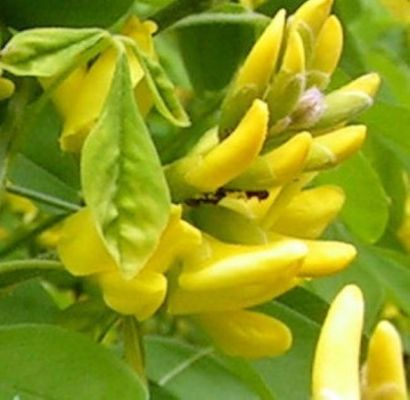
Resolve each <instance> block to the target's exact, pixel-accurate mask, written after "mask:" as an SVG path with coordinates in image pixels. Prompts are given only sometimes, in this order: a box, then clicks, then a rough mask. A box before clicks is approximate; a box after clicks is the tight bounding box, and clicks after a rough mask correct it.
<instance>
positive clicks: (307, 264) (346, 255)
mask: <svg viewBox="0 0 410 400" xmlns="http://www.w3.org/2000/svg"><path fill="white" fill-rule="evenodd" d="M303 243H304V244H305V245H306V246H307V248H308V254H307V256H306V258H305V259H304V261H303V264H302V267H301V269H300V270H299V272H298V276H300V277H306V278H314V277H320V276H325V275H331V274H334V273H336V272H339V271H341V270H343V269H344V268H346V267H347V266H348V265H349V264H350V263H351V262H352V261H353V259H354V258H355V257H356V254H357V251H356V249H355V248H354V246H352V245H351V244H348V243H343V242H335V241H320V240H304V241H303Z"/></svg>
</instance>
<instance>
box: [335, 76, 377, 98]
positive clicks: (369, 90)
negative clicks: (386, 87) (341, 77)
mask: <svg viewBox="0 0 410 400" xmlns="http://www.w3.org/2000/svg"><path fill="white" fill-rule="evenodd" d="M379 86H380V76H379V74H376V73H374V72H372V73H370V74H366V75H363V76H361V77H359V78H357V79H355V80H354V81H352V82H350V83H348V84H347V85H345V86H343V87H342V88H340V89H339V90H342V91H354V90H357V91H360V92H363V93H366V94H368V95H369V96H370V97H374V96H375V95H376V93H377V90H378V89H379Z"/></svg>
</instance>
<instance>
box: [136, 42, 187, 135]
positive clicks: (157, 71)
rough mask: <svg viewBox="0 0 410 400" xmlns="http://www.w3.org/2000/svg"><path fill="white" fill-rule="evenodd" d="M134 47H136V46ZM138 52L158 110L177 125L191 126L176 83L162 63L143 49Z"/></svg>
mask: <svg viewBox="0 0 410 400" xmlns="http://www.w3.org/2000/svg"><path fill="white" fill-rule="evenodd" d="M133 48H134V49H136V47H135V46H134V47H133ZM136 54H137V56H138V57H139V60H140V61H141V65H142V67H143V69H144V72H145V79H146V80H147V83H148V86H149V88H150V90H151V94H152V95H153V97H154V103H155V107H156V108H157V110H158V112H159V113H160V114H161V115H162V116H163V117H164V118H166V119H167V120H168V121H169V122H171V123H172V124H174V125H176V126H180V127H185V126H189V125H190V121H189V117H188V115H187V114H186V112H185V110H184V108H183V107H182V104H181V102H180V101H179V99H178V97H177V95H176V92H175V86H174V84H173V83H172V82H171V81H170V80H169V78H168V76H167V74H166V72H165V71H164V69H163V68H162V66H161V64H160V63H159V62H158V61H157V60H155V59H154V58H153V57H150V56H149V55H147V54H144V53H143V52H141V51H136Z"/></svg>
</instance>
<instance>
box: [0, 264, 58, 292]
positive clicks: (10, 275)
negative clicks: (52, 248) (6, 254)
mask: <svg viewBox="0 0 410 400" xmlns="http://www.w3.org/2000/svg"><path fill="white" fill-rule="evenodd" d="M63 269H64V266H63V265H62V264H61V263H60V262H58V261H50V260H38V259H26V260H11V261H3V262H0V288H4V287H7V286H10V285H13V284H16V283H18V282H22V281H26V280H28V279H32V278H35V277H39V276H46V275H47V274H49V273H50V272H54V271H61V270H63Z"/></svg>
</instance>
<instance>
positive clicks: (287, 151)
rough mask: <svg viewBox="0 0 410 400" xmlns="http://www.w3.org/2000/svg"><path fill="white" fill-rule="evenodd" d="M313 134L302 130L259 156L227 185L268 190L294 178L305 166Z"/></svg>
mask: <svg viewBox="0 0 410 400" xmlns="http://www.w3.org/2000/svg"><path fill="white" fill-rule="evenodd" d="M311 144H312V136H311V135H310V134H309V133H308V132H302V133H299V134H297V135H295V136H294V137H292V138H291V139H290V140H288V141H287V142H286V143H284V144H283V145H281V146H279V147H278V148H276V149H275V150H272V151H271V152H269V153H267V154H264V155H262V156H260V157H258V158H257V159H256V160H255V161H254V162H253V163H252V164H251V165H250V166H249V168H248V169H247V170H246V171H245V172H244V173H243V174H241V175H239V176H238V177H237V178H235V179H234V180H232V181H231V182H229V183H228V184H227V185H226V187H228V188H233V189H244V190H266V189H270V188H272V187H273V186H277V185H282V184H284V183H286V182H288V181H289V180H291V179H292V178H294V177H295V176H296V175H297V174H298V173H299V172H300V171H302V169H303V167H304V166H305V160H306V158H307V156H308V154H309V151H310V146H311Z"/></svg>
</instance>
